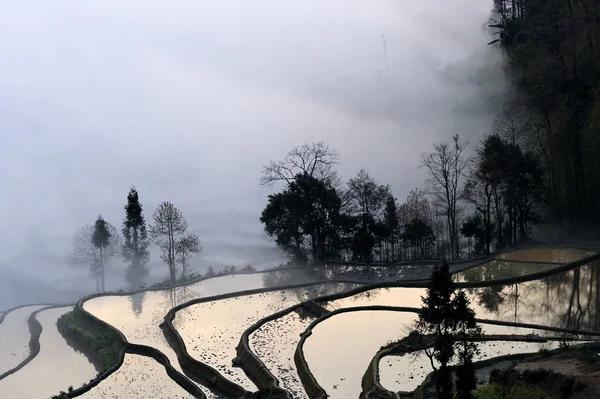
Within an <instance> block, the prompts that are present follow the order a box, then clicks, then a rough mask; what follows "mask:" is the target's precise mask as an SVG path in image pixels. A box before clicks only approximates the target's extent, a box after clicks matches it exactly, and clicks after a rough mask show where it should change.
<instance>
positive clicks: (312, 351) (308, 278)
mask: <svg viewBox="0 0 600 399" xmlns="http://www.w3.org/2000/svg"><path fill="white" fill-rule="evenodd" d="M590 254H591V252H590V251H586V250H573V249H564V248H556V249H551V248H538V249H533V250H526V251H517V252H512V253H506V254H502V255H499V256H497V257H496V259H492V260H488V261H487V262H485V259H484V262H483V263H481V261H478V260H472V261H468V262H464V263H462V264H456V263H455V264H452V270H457V271H459V273H458V274H456V275H455V277H454V278H455V281H457V282H468V283H470V284H471V285H470V286H469V288H468V289H467V290H466V291H467V294H468V296H469V299H470V300H471V303H472V306H473V308H474V310H475V312H476V314H477V316H478V317H479V318H482V319H490V320H499V321H508V322H521V323H533V324H539V325H544V326H548V327H560V328H566V329H578V330H587V331H590V332H595V331H600V306H599V305H598V303H600V295H599V292H600V265H598V264H588V265H584V266H581V267H578V268H575V269H573V270H568V271H565V272H560V273H557V274H554V275H551V276H548V277H545V278H541V279H538V280H533V281H528V279H527V276H528V275H529V274H532V273H538V272H540V271H551V269H554V268H556V267H559V266H561V265H563V264H566V263H568V262H571V261H574V260H577V259H582V258H583V257H585V256H588V255H590ZM473 265H475V266H474V267H471V266H473ZM431 267H432V266H431V265H427V264H421V263H419V264H414V265H406V264H403V265H397V266H393V267H388V266H375V267H373V266H364V265H340V264H330V265H325V266H318V267H309V268H305V269H288V270H276V271H269V272H265V273H247V274H238V275H233V276H215V277H212V278H209V279H206V280H204V281H200V282H196V283H191V284H188V285H184V286H179V287H176V288H166V289H161V290H153V291H152V290H147V291H143V292H138V293H133V294H124V295H115V294H109V295H104V296H99V297H95V298H92V299H89V300H87V301H85V302H84V303H83V310H84V311H86V312H89V313H90V314H91V315H93V316H95V317H97V318H99V319H100V320H103V321H104V322H106V323H108V324H109V325H110V326H112V327H114V328H115V329H117V330H119V331H120V332H121V333H123V335H124V336H125V338H126V339H127V341H128V342H130V343H133V344H138V345H145V346H148V347H151V348H154V349H156V350H158V351H159V352H160V353H163V354H164V355H165V356H166V357H167V359H169V361H170V363H171V364H172V366H173V367H174V368H175V370H179V371H180V372H185V373H187V374H188V376H192V374H194V373H196V371H194V372H193V373H192V374H189V371H190V370H191V369H189V367H191V366H190V365H186V363H180V360H181V359H182V357H181V356H178V355H177V353H176V351H175V350H174V349H173V348H174V347H176V345H175V346H173V345H174V343H173V342H174V341H172V340H170V341H167V339H166V338H165V333H164V332H163V331H164V329H161V327H160V325H161V323H163V321H164V318H165V316H166V315H167V313H169V311H170V310H171V309H172V308H174V307H178V308H177V309H178V310H177V311H176V312H175V313H174V318H173V327H174V328H175V330H176V332H177V334H179V335H180V336H181V339H182V340H183V342H184V344H185V347H186V350H187V352H188V354H189V355H190V356H191V357H192V358H194V359H195V360H196V361H199V362H201V363H203V364H204V365H207V366H210V367H212V368H214V369H215V370H216V371H218V373H219V377H218V378H217V379H218V380H220V379H222V381H229V382H232V383H234V384H237V385H239V386H240V387H242V388H243V390H245V391H247V392H255V391H257V390H258V387H257V384H256V383H255V382H253V381H251V380H250V379H249V377H248V376H247V374H246V371H250V369H248V368H247V367H249V365H248V364H247V363H245V360H244V361H242V362H241V363H240V364H238V365H236V366H234V365H233V359H234V358H236V356H237V352H236V348H237V346H238V345H239V343H240V338H241V337H242V336H243V335H244V334H246V333H248V342H249V348H250V350H251V351H252V352H253V353H254V354H255V355H256V358H257V359H259V360H260V361H261V362H262V364H264V367H265V368H264V369H263V370H262V371H260V372H259V373H258V374H259V375H262V376H267V375H269V373H270V374H272V375H273V376H274V377H275V378H277V379H278V381H279V386H280V387H281V388H283V389H284V390H286V391H287V392H288V393H289V394H290V397H291V398H294V399H296V398H298V399H305V398H308V395H307V394H306V389H305V386H304V385H303V382H302V381H301V379H300V374H299V369H298V364H297V362H296V361H295V359H294V355H295V353H296V352H297V350H298V347H299V346H298V344H299V342H300V337H301V335H302V334H304V333H305V332H306V331H307V329H308V328H309V326H310V325H311V323H313V322H315V320H316V318H318V317H323V316H324V315H326V314H327V312H331V311H336V310H338V311H339V310H342V309H348V308H353V307H358V306H363V307H364V306H386V307H390V306H393V307H404V308H415V309H416V308H420V306H421V296H423V295H425V289H424V288H415V287H413V288H403V287H385V288H374V289H367V290H365V291H364V292H361V293H357V294H353V295H347V294H345V292H347V291H348V290H351V289H355V288H357V287H360V286H361V285H363V284H368V283H373V282H379V283H381V282H397V281H398V279H401V280H403V281H406V282H409V281H414V280H422V279H423V278H424V277H426V276H427V275H428V273H430V271H431ZM463 269H466V270H464V271H463ZM507 277H519V278H521V280H522V282H519V283H516V284H508V285H497V284H496V285H494V284H493V281H495V280H498V279H504V278H507ZM332 280H336V282H332ZM339 280H343V281H344V282H341V281H339ZM490 282H491V283H490ZM300 284H305V285H304V286H302V287H295V288H285V287H286V286H291V285H300ZM418 284H424V283H423V282H418ZM421 286H423V285H421ZM246 290H257V291H256V292H249V293H248V292H243V291H246ZM229 293H232V295H231V296H228V295H227V296H223V295H224V294H229ZM331 294H339V295H338V297H337V299H334V300H328V301H323V300H321V299H320V297H323V296H327V295H331ZM219 295H221V297H215V296H219ZM309 299H314V301H315V302H311V303H308V304H307V302H306V301H307V300H309ZM41 308H42V306H41V305H40V306H37V305H35V306H28V307H24V308H20V309H16V310H14V311H11V312H8V313H7V314H6V317H5V319H4V320H3V321H2V323H1V324H0V397H40V398H49V397H50V396H51V395H54V394H57V393H58V392H59V391H61V390H62V391H66V390H67V389H68V388H69V386H73V387H75V388H78V387H79V386H81V385H82V384H83V383H85V382H86V381H89V380H90V379H91V378H93V377H94V376H95V375H96V372H97V370H96V369H95V368H94V366H93V365H92V363H91V362H90V361H89V360H88V358H87V357H85V356H84V355H83V354H82V353H80V352H78V351H77V350H75V349H73V347H72V346H70V345H69V344H67V341H65V338H64V337H63V336H62V335H61V334H60V333H59V331H58V330H57V328H56V320H57V319H58V317H60V316H61V315H62V314H64V313H66V312H68V311H69V310H70V309H71V307H62V308H53V309H46V310H43V311H41V312H40V313H38V314H37V316H36V319H37V320H38V321H39V322H40V323H41V325H42V333H41V335H40V337H39V344H40V348H41V349H40V351H39V353H38V354H37V355H36V356H35V357H34V358H33V359H32V360H31V361H30V362H29V363H27V364H26V365H25V366H24V367H23V368H22V369H21V370H19V371H17V372H16V373H14V374H12V375H9V376H3V375H2V373H4V372H5V371H8V370H10V369H12V368H14V367H16V366H17V365H18V364H20V363H21V362H23V360H24V359H25V358H27V356H28V355H29V353H30V348H29V342H30V340H31V338H32V335H31V334H30V331H29V326H28V324H27V320H28V318H29V317H30V315H31V314H32V312H34V311H36V310H38V309H41ZM280 311H281V314H279V313H278V314H279V316H278V317H275V318H270V319H266V318H268V317H269V316H271V315H272V314H274V313H275V312H280ZM336 313H337V312H336ZM416 318H417V313H415V312H399V311H389V310H388V311H386V310H361V311H356V310H352V311H349V312H340V313H337V314H335V315H333V316H332V317H329V318H324V319H323V320H324V321H322V322H318V323H316V324H315V326H314V328H313V329H312V334H311V335H309V336H307V337H306V339H305V341H304V345H303V347H302V348H303V353H304V357H305V360H306V363H307V364H308V367H309V372H310V373H311V374H312V375H313V376H314V378H315V379H316V381H317V382H318V384H320V385H321V387H322V388H324V389H325V391H326V392H327V394H328V395H329V396H330V397H331V398H348V397H358V396H359V395H360V393H361V390H362V386H361V380H362V377H363V375H364V373H365V371H366V370H367V367H368V366H369V363H370V362H371V360H372V359H373V357H374V356H375V354H376V353H377V351H378V350H379V349H380V348H381V346H382V345H385V344H387V343H388V342H390V341H395V340H398V339H400V338H402V337H404V336H406V335H407V334H408V333H409V331H410V330H411V328H412V326H413V325H414V322H415V320H416ZM254 325H256V326H257V327H256V329H254V330H253V331H252V332H251V333H250V332H248V329H250V328H251V327H253V326H254ZM32 331H33V330H32ZM484 331H485V333H486V334H519V335H526V334H531V333H535V334H538V335H541V336H543V335H548V336H551V335H553V334H555V333H552V332H549V331H545V330H536V329H535V328H533V327H531V328H528V327H518V326H501V325H487V324H485V325H484ZM34 335H35V334H34ZM592 338H593V336H592V337H591V338H590V339H592ZM33 341H35V339H34V340H33ZM71 344H73V342H71ZM34 346H35V345H34ZM556 346H557V343H556V342H552V343H549V344H540V343H531V342H529V343H526V342H512V341H510V340H508V341H504V342H486V343H483V344H481V345H480V349H481V354H480V356H479V358H478V359H487V358H491V357H496V356H498V355H505V354H511V353H531V352H536V351H538V350H539V349H540V348H550V349H551V348H554V347H556ZM128 348H129V349H128ZM131 348H132V347H126V348H125V352H126V353H125V354H124V359H125V360H124V363H123V364H122V365H121V367H120V368H119V369H118V370H116V371H115V372H113V373H112V374H110V375H109V376H108V377H107V378H106V379H104V380H102V381H100V382H99V384H98V385H96V386H94V387H93V388H91V389H89V390H87V391H85V392H84V391H81V392H79V393H78V395H81V396H83V397H87V398H114V397H119V398H160V397H169V398H191V397H194V395H192V394H190V393H189V392H188V391H187V390H186V389H184V388H182V385H180V383H181V384H183V385H185V386H188V389H191V391H192V392H193V391H194V390H197V388H198V387H199V388H200V389H202V391H203V392H204V394H205V395H206V396H207V397H208V398H211V399H216V398H218V397H231V395H229V396H228V395H223V394H219V393H218V385H219V384H216V383H215V381H209V380H206V379H204V380H203V379H202V378H200V379H198V380H197V382H194V383H192V382H190V380H188V379H187V377H185V376H184V374H185V373H184V374H177V372H175V374H177V375H179V376H180V378H182V380H180V383H177V382H176V381H175V380H174V379H173V378H172V377H170V376H169V375H168V374H167V371H166V369H165V367H164V366H163V365H161V364H160V363H159V362H157V361H156V360H154V359H153V358H150V357H146V356H141V355H139V354H134V353H130V351H134V350H133V349H131ZM136 353H138V352H136ZM139 353H142V352H139ZM144 353H145V352H144ZM179 355H182V353H180V354H179ZM96 361H97V359H96ZM238 361H239V359H238ZM379 366H380V381H381V384H382V386H383V387H384V388H387V389H389V390H392V391H411V390H413V389H414V388H415V387H416V386H418V384H419V383H420V382H421V381H422V380H423V379H424V378H425V376H426V375H427V374H428V373H429V372H430V365H429V359H427V358H426V357H424V356H423V354H415V355H405V356H385V357H384V358H383V359H382V360H381V361H380V364H379ZM252 367H255V366H252ZM256 372H257V370H252V373H251V374H254V375H256ZM175 374H174V375H175ZM194 379H196V377H194ZM269 381H270V380H269ZM305 383H306V381H305ZM190 384H191V385H190ZM264 384H265V382H264V381H263V382H261V383H260V384H259V385H264ZM269 384H270V382H269ZM190 386H192V387H193V389H192V388H190ZM243 390H240V392H242V391H243Z"/></svg>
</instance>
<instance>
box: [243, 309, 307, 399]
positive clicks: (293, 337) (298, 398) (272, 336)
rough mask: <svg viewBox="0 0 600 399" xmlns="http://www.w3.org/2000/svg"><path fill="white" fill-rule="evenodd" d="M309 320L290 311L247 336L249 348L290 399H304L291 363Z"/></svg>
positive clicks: (304, 396)
mask: <svg viewBox="0 0 600 399" xmlns="http://www.w3.org/2000/svg"><path fill="white" fill-rule="evenodd" d="M311 322H312V319H310V318H308V317H301V316H300V315H299V314H298V313H297V312H292V313H290V314H288V315H286V316H283V317H280V318H278V319H276V320H272V321H270V322H268V323H266V324H264V325H263V326H262V327H261V328H260V329H258V330H257V331H255V332H254V333H252V334H251V335H250V339H249V341H250V349H251V350H252V351H253V352H254V353H255V354H256V355H257V356H258V357H259V358H260V360H262V361H263V363H264V364H265V366H267V368H268V369H269V370H270V371H271V373H273V375H274V376H275V377H277V379H278V380H279V385H280V386H281V387H282V388H283V389H285V390H287V391H289V392H290V393H291V394H292V397H293V398H294V399H305V398H308V396H307V395H306V393H305V392H304V388H303V387H302V382H301V381H300V377H299V376H298V372H297V371H296V365H295V364H294V351H295V350H296V345H297V344H298V339H299V338H300V334H301V333H302V332H303V331H304V330H306V328H307V327H308V325H309V324H310V323H311Z"/></svg>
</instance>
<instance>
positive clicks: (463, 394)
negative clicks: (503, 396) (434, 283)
mask: <svg viewBox="0 0 600 399" xmlns="http://www.w3.org/2000/svg"><path fill="white" fill-rule="evenodd" d="M452 302H453V308H454V309H453V310H454V320H456V326H455V332H456V333H457V334H458V335H459V337H458V340H457V343H456V344H455V346H456V354H457V357H458V366H457V369H456V377H457V378H456V398H457V399H470V398H471V397H472V395H471V392H472V391H473V390H474V389H475V388H476V387H477V378H476V377H475V366H474V365H473V357H474V356H475V355H477V354H478V353H479V349H478V348H477V344H476V343H475V342H473V341H471V340H469V339H468V338H472V337H474V336H479V335H481V328H480V327H479V326H478V325H477V322H476V320H475V312H474V311H473V309H471V307H470V302H469V298H468V297H467V295H466V294H465V292H464V291H458V292H457V293H456V294H455V296H454V299H453V301H452Z"/></svg>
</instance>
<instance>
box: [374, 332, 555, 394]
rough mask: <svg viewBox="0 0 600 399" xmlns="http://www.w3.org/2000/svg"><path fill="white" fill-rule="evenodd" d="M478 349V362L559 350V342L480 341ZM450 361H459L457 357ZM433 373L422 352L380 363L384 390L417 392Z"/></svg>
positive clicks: (395, 357)
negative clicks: (500, 357) (499, 357)
mask: <svg viewBox="0 0 600 399" xmlns="http://www.w3.org/2000/svg"><path fill="white" fill-rule="evenodd" d="M522 333H525V334H527V333H529V332H525V331H523V332H522ZM478 348H479V350H480V353H479V355H477V356H475V359H474V360H475V361H480V360H486V359H491V358H494V357H498V356H504V355H511V354H518V353H536V352H539V351H540V350H541V349H548V350H550V349H556V348H558V342H557V341H548V342H519V341H502V342H499V341H488V342H480V343H479V344H478ZM451 364H456V359H455V360H454V361H453V362H451ZM431 372H432V368H431V363H430V361H429V358H428V357H427V356H426V355H425V353H424V352H423V351H419V352H416V353H412V354H406V355H404V356H385V357H384V358H382V359H381V361H380V362H379V381H380V382H381V385H382V386H383V387H384V388H385V389H387V390H390V391H393V392H400V391H404V392H411V391H414V390H415V389H417V387H418V386H419V385H420V384H421V383H422V382H423V381H424V380H425V377H427V375H428V374H429V373H431ZM484 382H487V381H484Z"/></svg>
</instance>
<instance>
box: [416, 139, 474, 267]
mask: <svg viewBox="0 0 600 399" xmlns="http://www.w3.org/2000/svg"><path fill="white" fill-rule="evenodd" d="M466 147H467V143H466V142H463V141H460V138H459V136H458V135H456V136H454V137H453V138H452V142H451V143H446V142H442V143H435V144H434V145H433V152H431V153H426V154H422V156H421V166H422V167H425V168H426V169H427V171H428V172H429V179H428V180H427V186H428V189H429V193H430V194H431V195H433V196H434V198H435V199H436V201H438V202H439V203H440V204H442V205H443V207H444V211H445V214H446V223H447V227H448V231H449V233H450V234H449V235H450V247H451V249H452V252H451V253H452V258H453V259H458V257H459V250H460V246H459V235H458V223H459V214H460V210H461V209H460V207H459V204H458V202H459V200H460V190H461V187H460V186H461V182H462V179H463V177H464V174H465V172H466V168H467V166H468V161H467V159H465V157H464V154H463V153H464V151H465V148H466Z"/></svg>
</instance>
